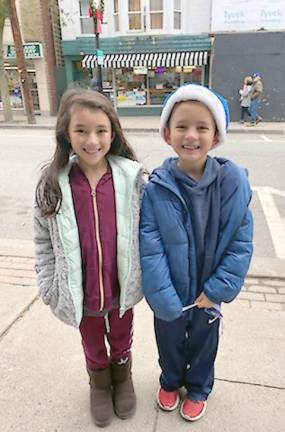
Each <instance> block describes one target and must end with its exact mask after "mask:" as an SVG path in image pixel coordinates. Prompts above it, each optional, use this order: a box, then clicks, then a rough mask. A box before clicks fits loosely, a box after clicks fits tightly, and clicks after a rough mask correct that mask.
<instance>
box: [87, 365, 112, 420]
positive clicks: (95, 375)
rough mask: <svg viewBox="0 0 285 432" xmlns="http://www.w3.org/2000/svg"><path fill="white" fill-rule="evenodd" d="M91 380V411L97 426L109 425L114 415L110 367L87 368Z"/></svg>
mask: <svg viewBox="0 0 285 432" xmlns="http://www.w3.org/2000/svg"><path fill="white" fill-rule="evenodd" d="M87 372H88V375H89V378H90V381H89V384H90V411H91V415H92V418H93V421H94V423H95V424H96V425H97V426H107V425H108V424H109V423H111V421H112V417H113V415H114V409H113V401H112V391H111V373H110V368H109V367H108V368H107V369H103V370H99V371H92V370H90V369H87Z"/></svg>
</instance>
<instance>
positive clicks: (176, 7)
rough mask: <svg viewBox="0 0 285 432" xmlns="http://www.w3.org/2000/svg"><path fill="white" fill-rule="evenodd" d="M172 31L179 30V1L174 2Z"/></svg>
mask: <svg viewBox="0 0 285 432" xmlns="http://www.w3.org/2000/svg"><path fill="white" fill-rule="evenodd" d="M174 30H181V0H174Z"/></svg>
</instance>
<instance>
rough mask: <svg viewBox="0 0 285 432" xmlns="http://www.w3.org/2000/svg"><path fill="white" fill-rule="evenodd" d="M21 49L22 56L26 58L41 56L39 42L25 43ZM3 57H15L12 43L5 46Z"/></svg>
mask: <svg viewBox="0 0 285 432" xmlns="http://www.w3.org/2000/svg"><path fill="white" fill-rule="evenodd" d="M23 49H24V56H25V58H26V59H36V58H41V57H43V54H42V44H41V43H27V44H24V45H23ZM5 57H6V58H7V59H15V58H16V50H15V47H14V45H7V46H6V51H5Z"/></svg>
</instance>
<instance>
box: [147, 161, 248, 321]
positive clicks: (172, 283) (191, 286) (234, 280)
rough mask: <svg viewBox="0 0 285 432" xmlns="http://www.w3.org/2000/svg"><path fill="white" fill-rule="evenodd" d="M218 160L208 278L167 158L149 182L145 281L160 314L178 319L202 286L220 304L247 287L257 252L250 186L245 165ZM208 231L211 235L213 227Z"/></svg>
mask: <svg viewBox="0 0 285 432" xmlns="http://www.w3.org/2000/svg"><path fill="white" fill-rule="evenodd" d="M215 160H216V161H217V162H218V164H219V166H220V168H218V174H217V177H216V179H215V181H214V183H213V184H212V185H211V186H210V187H214V188H215V190H216V191H217V192H215V193H216V194H217V199H216V201H214V202H216V203H217V204H216V205H217V206H220V208H219V214H220V216H219V225H218V235H217V236H216V237H215V239H214V240H211V241H212V243H213V242H214V245H213V246H214V247H211V250H212V251H213V253H212V254H211V253H210V254H209V253H208V252H209V251H208V249H206V250H205V258H204V261H205V262H204V267H205V268H206V272H204V274H206V275H207V277H204V279H203V278H202V280H201V278H199V277H198V275H197V271H196V269H197V265H196V252H195V241H194V235H193V227H192V223H191V215H190V212H189V211H188V209H187V206H186V203H185V201H184V199H183V197H182V195H181V193H180V191H179V188H178V186H177V183H176V180H175V178H174V177H173V176H172V175H171V172H170V170H169V168H168V166H169V163H164V164H163V166H162V167H160V168H158V169H156V170H155V171H154V172H153V173H152V175H151V177H150V180H149V183H148V185H147V186H146V189H145V193H144V197H143V203H142V209H141V221H140V254H141V265H142V283H143V290H144V294H145V297H146V299H147V301H148V303H149V305H150V307H151V308H152V310H153V312H154V314H155V316H156V317H157V318H159V319H162V320H166V321H172V320H175V319H177V318H178V317H179V316H180V315H181V314H182V307H183V306H186V305H189V304H192V303H193V302H194V301H195V299H196V297H197V294H198V293H200V292H201V291H203V292H204V293H205V294H206V296H207V297H208V298H209V299H210V300H211V301H213V302H214V303H218V304H220V303H221V302H230V301H232V300H233V299H234V298H235V297H236V296H237V295H238V293H239V292H240V290H241V288H242V286H243V282H244V278H245V276H246V273H247V271H248V268H249V264H250V260H251V256H252V251H253V246H252V237H253V221H252V215H251V212H250V210H249V208H248V205H249V203H250V200H251V190H250V187H249V183H248V179H247V175H246V172H245V170H244V169H242V168H239V167H238V166H237V165H235V164H234V163H233V162H231V161H229V160H227V159H222V158H215ZM166 162H167V161H166ZM214 199H215V197H214ZM208 232H209V234H208V235H210V236H211V227H210V230H209V231H208ZM199 279H200V280H201V285H202V286H199V284H198V280H199Z"/></svg>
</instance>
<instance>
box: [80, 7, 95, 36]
mask: <svg viewBox="0 0 285 432" xmlns="http://www.w3.org/2000/svg"><path fill="white" fill-rule="evenodd" d="M79 10H80V25H81V33H82V34H94V21H93V19H92V18H90V17H89V12H88V11H89V0H79Z"/></svg>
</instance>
